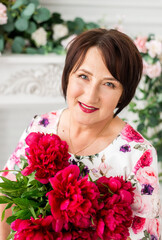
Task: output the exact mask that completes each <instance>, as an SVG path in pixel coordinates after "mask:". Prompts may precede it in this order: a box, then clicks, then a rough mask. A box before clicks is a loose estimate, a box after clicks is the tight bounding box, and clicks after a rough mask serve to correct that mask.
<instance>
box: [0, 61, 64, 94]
mask: <svg viewBox="0 0 162 240" xmlns="http://www.w3.org/2000/svg"><path fill="white" fill-rule="evenodd" d="M21 68H22V70H21ZM21 68H20V70H19V71H18V72H15V73H14V74H13V75H11V76H9V78H8V79H7V81H5V82H3V83H1V84H0V95H1V96H3V95H19V94H24V95H36V96H43V97H44V96H47V97H57V96H60V95H61V93H60V84H61V75H62V69H63V65H61V64H53V65H52V64H50V65H46V66H42V67H39V68H37V69H34V68H33V69H28V70H23V65H22V66H21ZM6 71H7V66H6Z"/></svg>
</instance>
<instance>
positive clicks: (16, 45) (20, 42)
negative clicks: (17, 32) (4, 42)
mask: <svg viewBox="0 0 162 240" xmlns="http://www.w3.org/2000/svg"><path fill="white" fill-rule="evenodd" d="M24 46H25V40H24V38H22V37H15V38H14V41H13V44H12V51H13V52H15V53H21V52H22V50H23V47H24Z"/></svg>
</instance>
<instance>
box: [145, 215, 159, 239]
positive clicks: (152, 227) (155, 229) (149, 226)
mask: <svg viewBox="0 0 162 240" xmlns="http://www.w3.org/2000/svg"><path fill="white" fill-rule="evenodd" d="M146 230H147V231H148V233H150V234H151V235H154V236H155V237H157V239H158V238H159V237H160V222H159V220H158V219H155V218H154V219H147V220H146Z"/></svg>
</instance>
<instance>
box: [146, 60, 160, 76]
mask: <svg viewBox="0 0 162 240" xmlns="http://www.w3.org/2000/svg"><path fill="white" fill-rule="evenodd" d="M146 75H147V76H149V77H150V78H157V77H159V76H160V75H161V64H160V62H159V61H157V62H156V63H155V64H152V65H148V66H147V68H146Z"/></svg>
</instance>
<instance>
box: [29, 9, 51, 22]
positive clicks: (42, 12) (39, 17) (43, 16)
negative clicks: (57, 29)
mask: <svg viewBox="0 0 162 240" xmlns="http://www.w3.org/2000/svg"><path fill="white" fill-rule="evenodd" d="M50 17H51V13H50V11H49V10H48V9H47V8H39V9H38V10H37V11H36V12H35V14H34V16H33V18H34V20H35V21H36V22H37V23H42V22H45V21H47V20H48V19H49V18H50Z"/></svg>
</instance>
